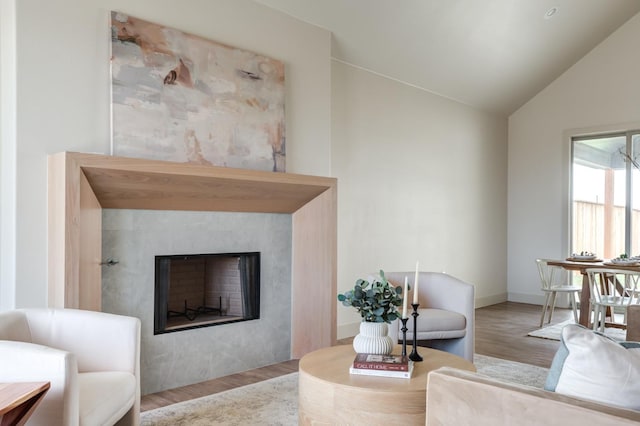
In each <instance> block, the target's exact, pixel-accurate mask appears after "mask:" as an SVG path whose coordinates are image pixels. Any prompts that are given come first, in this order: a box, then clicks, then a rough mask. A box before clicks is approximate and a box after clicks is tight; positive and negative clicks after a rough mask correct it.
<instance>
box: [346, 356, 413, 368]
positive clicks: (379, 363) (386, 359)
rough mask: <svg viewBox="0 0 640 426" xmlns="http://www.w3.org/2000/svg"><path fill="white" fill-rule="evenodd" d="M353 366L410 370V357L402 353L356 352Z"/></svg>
mask: <svg viewBox="0 0 640 426" xmlns="http://www.w3.org/2000/svg"><path fill="white" fill-rule="evenodd" d="M353 368H359V369H367V370H387V371H409V358H408V357H407V356H404V357H403V356H401V355H376V354H356V357H355V359H354V360H353Z"/></svg>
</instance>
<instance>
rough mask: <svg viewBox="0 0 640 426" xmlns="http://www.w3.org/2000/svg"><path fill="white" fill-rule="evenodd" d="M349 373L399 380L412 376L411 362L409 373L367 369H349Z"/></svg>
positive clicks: (411, 363)
mask: <svg viewBox="0 0 640 426" xmlns="http://www.w3.org/2000/svg"><path fill="white" fill-rule="evenodd" d="M349 373H351V374H354V375H360V376H378V377H395V378H399V379H410V378H411V375H412V374H413V362H410V363H409V371H393V370H373V369H368V368H354V367H349Z"/></svg>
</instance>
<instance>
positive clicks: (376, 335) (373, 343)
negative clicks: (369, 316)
mask: <svg viewBox="0 0 640 426" xmlns="http://www.w3.org/2000/svg"><path fill="white" fill-rule="evenodd" d="M353 349H355V351H356V352H357V353H359V354H379V355H389V354H390V353H391V351H392V350H393V339H392V338H391V336H389V327H388V326H387V323H386V322H365V321H363V322H361V323H360V334H358V335H356V337H354V338H353Z"/></svg>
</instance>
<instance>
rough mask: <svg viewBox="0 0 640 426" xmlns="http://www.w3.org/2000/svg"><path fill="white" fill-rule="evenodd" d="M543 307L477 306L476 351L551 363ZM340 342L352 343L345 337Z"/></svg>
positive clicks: (149, 402)
mask: <svg viewBox="0 0 640 426" xmlns="http://www.w3.org/2000/svg"><path fill="white" fill-rule="evenodd" d="M541 310H542V307H541V306H538V305H527V304H523V303H514V302H505V303H500V304H497V305H492V306H487V307H484V308H479V309H476V342H475V343H476V353H479V354H482V355H489V356H493V357H496V358H503V359H508V360H511V361H518V362H524V363H527V364H534V365H539V366H542V367H549V366H550V365H551V360H552V359H553V356H554V354H555V353H556V350H557V349H558V346H559V344H560V342H557V341H554V340H546V339H538V338H534V337H527V333H528V332H530V331H532V330H535V329H537V328H538V325H539V323H540V314H541V312H542V311H541ZM571 316H572V313H571V310H570V309H556V311H555V313H554V315H553V321H552V323H553V324H555V323H558V322H562V321H564V320H566V319H569V318H571ZM338 343H339V344H350V343H351V339H343V340H341V341H339V342H338ZM296 371H298V360H291V361H286V362H282V363H279V364H275V365H270V366H267V367H262V368H257V369H255V370H249V371H245V372H242V373H238V374H233V375H230V376H226V377H222V378H219V379H214V380H209V381H206V382H202V383H198V384H194V385H190V386H184V387H181V388H176V389H171V390H167V391H163V392H158V393H155V394H150V395H145V396H143V397H142V403H141V408H142V411H146V410H151V409H153V408H158V407H163V406H165V405H169V404H173V403H176V402H181V401H186V400H189V399H193V398H199V397H201V396H205V395H210V394H212V393H217V392H222V391H224V390H228V389H232V388H235V387H238V386H243V385H248V384H251V383H256V382H259V381H262V380H266V379H270V378H273V377H277V376H281V375H284V374H288V373H293V372H296Z"/></svg>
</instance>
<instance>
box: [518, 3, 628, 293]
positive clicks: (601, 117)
mask: <svg viewBox="0 0 640 426" xmlns="http://www.w3.org/2000/svg"><path fill="white" fill-rule="evenodd" d="M638 40H640V15H636V16H635V17H633V18H632V19H631V20H630V21H628V22H627V23H626V24H625V25H623V26H622V27H621V28H620V29H618V30H617V31H616V32H615V33H613V34H612V35H611V36H610V37H609V38H608V39H606V40H605V41H604V42H602V43H601V44H600V45H599V46H597V47H596V48H595V49H594V50H592V51H591V52H590V53H589V54H587V55H586V56H585V57H584V58H582V59H581V60H580V61H579V62H578V63H576V64H575V65H574V66H573V67H572V68H570V69H569V70H568V71H567V72H565V73H564V74H563V75H562V76H561V77H560V78H558V79H557V80H556V81H554V82H553V83H552V84H550V85H549V86H548V87H547V88H545V89H544V90H543V91H542V92H540V93H539V94H538V95H537V96H535V97H534V98H533V99H532V100H530V101H529V102H528V103H527V104H525V105H524V106H523V107H522V108H520V109H519V110H518V111H517V112H515V113H514V114H513V115H512V116H511V117H510V118H509V177H508V179H509V197H508V199H509V228H508V235H509V257H508V282H509V300H513V301H519V302H527V303H542V295H541V294H540V291H539V287H540V284H539V279H538V276H537V272H536V268H535V263H534V260H535V259H536V257H550V258H563V257H566V256H567V255H568V254H569V252H568V251H569V248H568V232H569V225H568V224H569V218H568V214H569V213H568V212H569V210H568V209H569V177H570V176H569V167H570V162H571V158H570V137H571V135H572V134H574V135H575V134H583V133H590V132H606V131H613V130H625V129H638V128H640V78H639V77H638V69H640V55H639V54H638V52H639V50H638Z"/></svg>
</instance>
